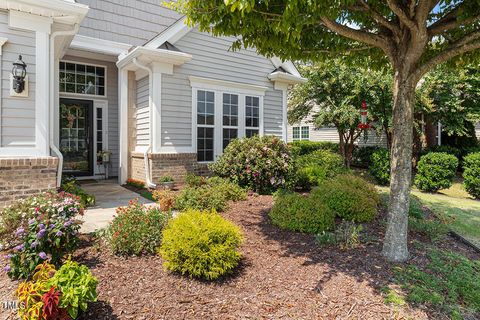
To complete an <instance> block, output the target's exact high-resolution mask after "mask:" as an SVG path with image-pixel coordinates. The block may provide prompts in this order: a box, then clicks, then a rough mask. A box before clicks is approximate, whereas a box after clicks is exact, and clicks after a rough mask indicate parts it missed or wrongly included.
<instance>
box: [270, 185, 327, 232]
mask: <svg viewBox="0 0 480 320" xmlns="http://www.w3.org/2000/svg"><path fill="white" fill-rule="evenodd" d="M269 216H270V219H271V220H272V223H273V224H274V225H277V226H279V227H280V228H282V229H287V230H292V231H300V232H305V233H318V232H322V231H326V230H331V229H333V227H334V223H335V220H334V216H335V215H334V213H333V211H332V210H331V209H330V208H329V207H327V206H326V205H324V204H323V203H322V202H319V201H316V200H315V199H313V198H312V197H310V196H303V195H301V194H298V193H293V192H284V191H281V192H278V193H277V194H276V195H275V204H274V206H273V208H272V210H271V211H270V213H269Z"/></svg>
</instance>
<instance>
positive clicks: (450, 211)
mask: <svg viewBox="0 0 480 320" xmlns="http://www.w3.org/2000/svg"><path fill="white" fill-rule="evenodd" d="M378 188H379V189H380V190H381V191H388V188H386V187H378ZM412 194H413V195H415V196H417V197H418V198H419V199H420V200H421V201H422V203H423V204H424V205H425V206H427V207H428V208H430V209H431V210H432V211H434V212H436V213H439V214H441V215H442V214H444V215H446V216H448V217H452V218H453V219H454V220H453V222H452V224H451V226H450V227H451V229H452V230H453V231H455V232H457V233H458V234H460V235H462V236H463V237H464V238H466V239H468V240H469V241H471V242H472V243H474V244H476V245H477V246H478V247H480V201H479V200H474V199H472V198H471V197H470V196H469V195H468V194H467V193H466V192H465V191H464V190H463V189H462V185H461V183H460V182H459V181H456V182H455V183H454V184H453V186H452V187H451V188H449V189H447V190H441V191H440V192H439V193H437V194H432V193H425V192H420V191H418V190H416V189H413V190H412Z"/></svg>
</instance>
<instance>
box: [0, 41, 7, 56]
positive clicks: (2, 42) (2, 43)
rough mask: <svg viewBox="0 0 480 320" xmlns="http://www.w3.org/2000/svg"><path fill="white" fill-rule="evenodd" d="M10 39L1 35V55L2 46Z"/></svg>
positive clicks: (0, 53)
mask: <svg viewBox="0 0 480 320" xmlns="http://www.w3.org/2000/svg"><path fill="white" fill-rule="evenodd" d="M7 41H8V38H4V37H0V56H1V55H2V47H3V45H4V44H5V43H6V42H7Z"/></svg>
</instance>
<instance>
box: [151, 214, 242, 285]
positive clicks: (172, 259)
mask: <svg viewBox="0 0 480 320" xmlns="http://www.w3.org/2000/svg"><path fill="white" fill-rule="evenodd" d="M242 239H243V237H242V234H241V232H240V229H239V228H238V227H237V226H235V225H234V224H233V223H231V222H229V221H227V220H226V219H224V218H223V217H222V216H220V215H219V214H217V213H215V212H211V213H210V212H206V211H205V212H202V211H198V210H188V211H186V212H184V213H181V214H180V215H178V216H177V217H176V218H175V219H172V220H171V221H170V222H169V223H168V225H167V227H166V228H165V230H164V231H163V239H162V245H161V247H160V250H159V253H160V255H161V257H162V258H163V260H164V262H163V265H164V267H165V268H166V269H167V270H170V271H173V272H179V273H181V274H182V275H185V274H188V275H189V276H191V277H196V278H204V279H207V280H214V279H217V278H219V277H220V276H222V275H225V274H228V273H230V272H232V271H233V270H234V268H235V267H236V266H237V265H238V263H239V261H240V259H241V257H242V255H241V253H240V252H239V251H238V249H239V247H240V245H241V243H242Z"/></svg>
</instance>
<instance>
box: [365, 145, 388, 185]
mask: <svg viewBox="0 0 480 320" xmlns="http://www.w3.org/2000/svg"><path fill="white" fill-rule="evenodd" d="M369 171H370V174H371V175H372V177H373V178H374V179H375V181H377V183H378V184H380V185H383V186H385V185H388V184H389V183H390V152H389V151H388V150H387V149H383V148H381V149H378V150H377V151H375V152H373V153H372V155H371V157H370V166H369Z"/></svg>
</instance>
